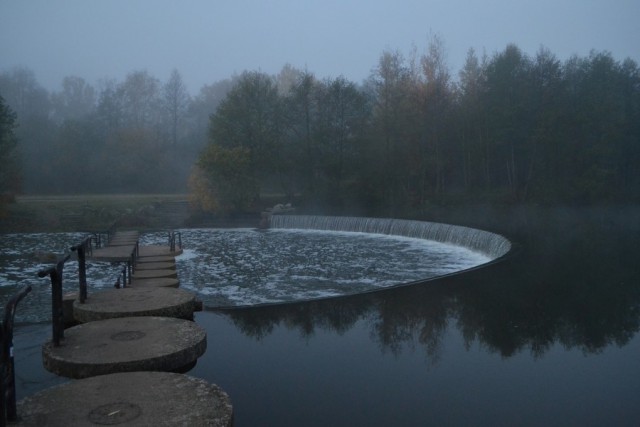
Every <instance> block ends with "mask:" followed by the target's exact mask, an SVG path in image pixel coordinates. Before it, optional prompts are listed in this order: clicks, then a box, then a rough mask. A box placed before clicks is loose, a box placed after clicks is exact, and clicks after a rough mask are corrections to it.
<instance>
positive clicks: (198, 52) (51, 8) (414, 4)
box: [0, 0, 640, 94]
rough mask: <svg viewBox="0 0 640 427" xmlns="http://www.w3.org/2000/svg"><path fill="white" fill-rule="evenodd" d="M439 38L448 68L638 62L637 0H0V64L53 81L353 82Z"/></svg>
mask: <svg viewBox="0 0 640 427" xmlns="http://www.w3.org/2000/svg"><path fill="white" fill-rule="evenodd" d="M429 34H437V35H439V36H440V37H441V38H442V39H443V40H444V42H445V47H446V50H447V57H448V61H449V65H450V68H451V71H452V74H454V75H457V72H458V71H459V69H460V68H461V66H462V64H463V62H464V58H465V56H466V53H467V50H468V49H469V48H470V47H473V48H475V49H476V51H477V52H482V51H483V50H485V51H486V52H487V53H488V54H489V55H491V54H493V53H495V52H498V51H501V50H503V49H504V48H505V46H506V45H507V44H508V43H515V44H516V45H517V46H518V47H520V48H521V49H522V50H523V51H524V52H525V53H527V54H529V55H535V53H536V51H537V50H538V49H539V48H540V47H541V46H545V47H547V48H548V49H550V50H551V52H552V53H554V54H556V55H557V56H558V57H559V58H560V59H563V60H564V59H566V58H568V57H570V56H571V55H573V54H577V55H579V56H587V55H588V54H589V51H590V50H591V49H596V50H598V51H603V50H607V51H610V52H611V53H612V54H613V56H614V57H615V58H616V59H619V60H622V59H624V58H626V57H631V58H632V59H634V60H635V61H636V62H640V0H531V1H529V0H477V1H476V0H466V1H463V0H421V1H419V0H393V1H383V0H318V1H316V0H272V1H269V0H263V1H258V0H181V1H178V0H171V1H169V0H101V1H98V0H55V1H54V0H0V71H6V70H8V69H11V68H12V67H14V66H25V67H28V68H30V69H32V70H33V71H34V72H35V74H36V78H37V79H38V81H39V82H40V83H41V84H43V85H44V86H45V87H46V88H48V89H50V90H58V89H59V87H60V83H61V81H62V78H63V77H64V76H68V75H77V76H81V77H84V78H85V79H87V80H88V81H89V82H90V83H92V84H95V83H96V82H98V80H100V79H102V78H114V79H117V80H118V81H122V80H123V79H124V78H125V76H126V74H127V73H129V72H131V71H135V70H147V71H148V72H149V73H150V74H151V75H153V76H155V77H157V78H159V79H160V80H161V81H166V80H167V79H168V77H169V75H170V73H171V70H172V69H174V68H177V69H178V70H179V71H180V73H181V74H182V76H183V79H184V80H185V82H186V84H187V86H188V89H189V91H190V92H191V93H192V94H196V93H197V92H198V90H199V89H200V87H202V85H204V84H211V83H214V82H216V81H219V80H222V79H225V78H228V77H230V76H231V75H232V74H234V73H236V72H237V73H240V72H242V71H244V70H261V71H264V72H266V73H269V74H275V73H277V72H278V71H279V70H280V69H281V68H282V66H283V65H285V64H286V63H290V64H291V65H293V66H295V67H297V68H301V69H305V68H306V69H307V70H309V71H310V72H312V73H314V74H315V75H316V76H317V77H319V78H324V77H338V76H340V75H342V76H344V77H346V78H347V79H349V80H351V81H354V82H356V83H359V82H361V81H362V80H363V79H365V78H366V77H368V76H369V74H370V73H371V70H372V69H373V68H374V67H375V66H376V64H377V61H378V58H379V57H380V54H381V53H382V52H383V51H384V50H387V49H391V50H399V51H401V52H402V53H404V54H408V53H409V52H410V50H411V48H412V46H413V45H415V46H416V48H417V49H418V51H419V52H422V51H424V50H425V47H426V45H427V42H428V39H429Z"/></svg>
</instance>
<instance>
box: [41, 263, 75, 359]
mask: <svg viewBox="0 0 640 427" xmlns="http://www.w3.org/2000/svg"><path fill="white" fill-rule="evenodd" d="M69 257H70V255H67V256H66V257H64V258H63V259H61V260H60V261H58V262H57V263H56V266H55V267H50V268H48V269H45V270H40V271H39V272H38V276H40V277H44V276H46V275H47V274H48V275H49V277H50V278H51V324H52V329H53V339H52V341H53V345H54V346H56V347H59V346H60V340H61V339H64V315H63V313H62V270H63V268H64V263H65V262H66V261H67V260H68V259H69Z"/></svg>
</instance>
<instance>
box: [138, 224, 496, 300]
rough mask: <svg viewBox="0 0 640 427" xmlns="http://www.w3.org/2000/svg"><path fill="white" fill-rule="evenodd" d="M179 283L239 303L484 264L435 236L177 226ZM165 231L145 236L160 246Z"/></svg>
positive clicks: (344, 290) (310, 295) (363, 287)
mask: <svg viewBox="0 0 640 427" xmlns="http://www.w3.org/2000/svg"><path fill="white" fill-rule="evenodd" d="M181 233H182V238H183V242H184V244H185V246H187V245H188V248H189V249H187V250H185V254H183V255H182V256H180V257H178V258H177V268H178V274H179V277H180V282H181V286H183V287H185V288H187V289H191V290H194V291H196V292H198V293H199V294H200V295H201V297H202V299H203V300H204V303H205V305H206V306H209V307H215V306H244V305H253V304H265V303H278V302H287V301H297V300H307V299H316V298H325V297H332V296H339V295H347V294H354V293H359V292H367V291H371V290H375V289H379V288H384V287H389V286H395V285H399V284H402V283H406V282H411V281H415V280H422V279H427V278H431V277H435V276H440V275H443V274H448V273H452V272H456V271H460V270H464V269H467V268H471V267H475V266H477V265H479V264H483V263H485V262H488V261H489V260H490V258H489V257H488V256H486V255H485V254H482V253H480V252H475V251H472V250H469V249H467V248H464V247H460V246H456V245H451V244H443V243H440V242H435V241H430V240H424V239H418V238H412V237H406V236H390V235H382V234H372V233H363V232H347V231H319V230H287V229H274V230H270V231H268V232H258V231H255V230H252V229H196V230H181ZM164 238H165V237H164V235H163V234H158V235H145V236H143V240H142V242H143V243H144V244H161V243H162V242H163V239H164Z"/></svg>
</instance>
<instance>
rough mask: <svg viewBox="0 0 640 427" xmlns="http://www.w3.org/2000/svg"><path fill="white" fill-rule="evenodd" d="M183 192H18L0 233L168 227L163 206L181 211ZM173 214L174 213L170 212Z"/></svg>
mask: <svg viewBox="0 0 640 427" xmlns="http://www.w3.org/2000/svg"><path fill="white" fill-rule="evenodd" d="M187 200H188V196H187V195H186V194H85V195H28V196H19V197H17V198H16V200H15V202H14V203H11V204H9V205H7V206H6V207H5V209H4V212H3V213H2V217H0V233H17V232H21V233H26V232H57V231H102V230H105V229H107V228H108V227H109V226H110V225H111V224H113V223H114V221H118V226H119V228H142V229H149V228H150V229H153V228H167V227H171V226H172V225H173V224H171V221H170V220H167V218H168V217H169V216H170V215H168V214H167V206H169V207H173V208H174V209H175V207H178V209H179V210H180V211H185V213H186V207H187ZM173 215H174V216H175V215H176V214H173Z"/></svg>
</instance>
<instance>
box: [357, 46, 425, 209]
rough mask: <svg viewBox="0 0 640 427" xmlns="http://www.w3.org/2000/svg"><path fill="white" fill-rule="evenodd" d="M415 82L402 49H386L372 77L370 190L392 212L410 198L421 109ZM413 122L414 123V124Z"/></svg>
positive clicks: (372, 197) (374, 198)
mask: <svg viewBox="0 0 640 427" xmlns="http://www.w3.org/2000/svg"><path fill="white" fill-rule="evenodd" d="M414 83H415V81H414V80H413V74H412V73H411V69H410V68H409V67H407V65H406V64H405V60H404V57H403V56H402V54H401V53H400V52H397V51H395V52H392V51H385V52H383V53H382V55H381V56H380V59H379V60H378V66H377V67H376V68H375V70H374V71H373V73H372V76H371V77H370V79H369V82H368V86H369V93H370V97H371V98H372V100H373V102H372V104H373V106H372V108H373V110H372V123H371V136H370V140H371V142H370V144H369V146H368V149H367V153H366V154H365V155H368V156H371V157H370V158H369V159H368V160H367V161H366V163H367V164H369V165H370V166H371V169H370V170H369V171H367V179H366V181H367V182H370V183H373V186H372V188H369V189H368V190H367V192H368V193H369V194H370V195H369V196H368V198H369V199H371V200H378V201H377V202H374V203H383V204H384V205H386V206H387V208H388V212H387V214H389V215H394V214H395V213H396V209H402V208H404V207H405V206H406V203H407V202H408V201H409V199H410V194H411V192H412V183H413V181H414V179H412V178H415V176H414V175H413V171H414V170H415V167H414V166H415V165H414V163H413V159H415V158H416V157H415V156H413V155H412V149H413V146H414V144H413V143H414V142H415V135H414V134H413V132H414V130H415V122H414V120H415V119H416V114H417V111H416V109H415V108H414V107H415V105H412V101H413V98H412V95H411V94H412V92H413V90H414V89H415V85H414ZM412 124H413V125H412Z"/></svg>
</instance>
